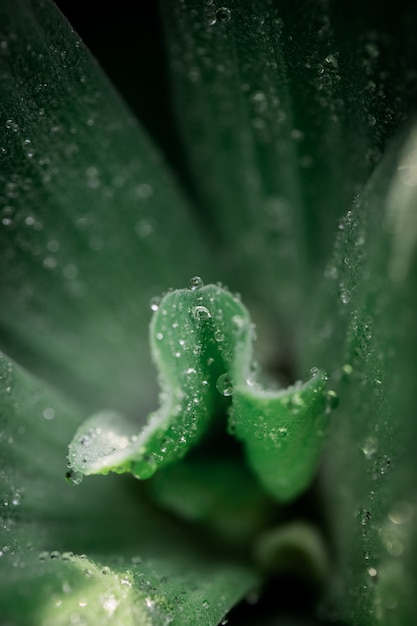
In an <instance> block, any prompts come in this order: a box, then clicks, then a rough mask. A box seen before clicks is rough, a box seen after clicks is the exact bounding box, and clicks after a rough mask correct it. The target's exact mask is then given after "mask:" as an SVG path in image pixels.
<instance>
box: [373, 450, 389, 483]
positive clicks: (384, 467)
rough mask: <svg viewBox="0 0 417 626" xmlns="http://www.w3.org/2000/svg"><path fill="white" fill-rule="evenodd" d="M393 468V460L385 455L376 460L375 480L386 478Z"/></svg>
mask: <svg viewBox="0 0 417 626" xmlns="http://www.w3.org/2000/svg"><path fill="white" fill-rule="evenodd" d="M390 466H391V459H390V458H389V456H387V455H386V454H384V455H383V456H379V457H377V458H376V459H375V463H374V473H373V478H374V480H376V479H377V478H378V477H379V476H384V475H385V474H386V473H387V472H388V470H389V468H390Z"/></svg>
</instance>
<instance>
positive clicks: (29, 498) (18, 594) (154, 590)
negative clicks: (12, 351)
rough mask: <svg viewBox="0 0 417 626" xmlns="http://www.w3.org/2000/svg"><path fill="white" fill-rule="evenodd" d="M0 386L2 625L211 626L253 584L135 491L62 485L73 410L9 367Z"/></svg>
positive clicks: (120, 485) (120, 482)
mask: <svg viewBox="0 0 417 626" xmlns="http://www.w3.org/2000/svg"><path fill="white" fill-rule="evenodd" d="M0 385H1V388H0V395H1V397H2V405H1V410H0V432H1V433H2V435H1V437H2V446H1V465H0V467H1V470H0V482H1V502H0V515H1V520H2V524H1V530H0V546H1V549H0V606H1V621H2V624H3V623H4V624H6V623H7V624H8V623H11V624H19V626H32V625H33V624H45V625H46V624H48V625H49V624H51V625H52V624H53V625H54V626H55V625H61V624H62V625H64V624H65V625H67V624H69V623H74V620H75V619H76V616H77V615H78V616H79V620H80V621H83V623H85V624H87V625H89V626H90V625H95V624H97V620H99V621H100V624H109V625H112V626H119V625H120V626H121V625H123V626H125V624H130V623H132V624H138V625H139V624H141V625H142V624H143V625H148V624H152V625H154V624H155V625H156V626H159V625H160V624H168V623H174V624H175V623H177V624H190V625H191V624H200V623H201V624H212V625H213V626H215V624H217V623H219V621H220V620H221V619H222V617H223V616H224V615H225V613H226V612H227V611H228V610H229V609H230V608H231V607H232V606H233V605H234V604H235V603H236V602H238V601H239V599H240V598H242V597H243V596H244V595H245V594H246V593H247V592H249V591H250V590H251V589H252V588H253V586H254V585H257V584H258V583H259V579H258V576H257V575H256V574H255V573H254V572H253V571H252V570H251V569H250V568H248V567H247V566H245V565H242V564H241V563H239V562H238V561H235V560H234V559H232V558H231V557H228V555H227V554H226V553H225V551H224V550H223V553H222V554H220V553H219V550H218V547H217V546H216V544H215V543H213V545H212V546H211V548H210V551H208V550H206V549H204V548H202V547H201V546H202V545H203V541H202V536H201V535H198V534H197V533H193V532H190V531H187V530H185V529H180V528H179V527H178V526H177V525H176V524H175V523H173V522H172V521H170V520H169V519H167V518H166V517H164V516H162V515H161V514H160V513H158V512H156V511H155V510H154V509H153V508H152V507H150V506H149V504H147V503H146V500H145V498H144V497H143V493H142V492H141V490H138V489H137V487H138V486H140V485H139V484H138V483H136V482H134V481H133V480H132V479H130V480H126V479H123V478H121V477H119V478H118V479H117V480H116V479H115V480H113V479H112V478H111V477H107V478H106V479H103V478H102V477H97V478H95V479H94V478H93V479H92V480H91V481H86V482H85V483H83V484H81V485H80V486H79V487H77V489H74V488H72V487H71V486H69V485H67V484H66V483H65V469H66V467H65V450H66V441H67V440H68V437H69V432H70V430H71V429H72V428H74V423H75V422H76V421H77V420H78V419H79V414H80V409H79V408H78V407H76V406H73V405H71V404H69V403H68V401H66V400H64V399H63V398H62V397H60V396H59V395H58V394H57V393H56V392H54V391H52V390H51V389H50V388H48V387H47V386H45V385H44V384H43V383H41V382H39V381H38V380H36V379H34V377H33V376H31V375H30V374H28V373H27V372H25V371H24V370H22V369H21V368H20V367H19V366H17V365H16V364H13V362H11V361H10V360H9V359H7V358H6V357H5V356H2V358H1V360H0ZM206 544H207V538H205V537H204V545H206ZM86 554H87V555H88V556H86ZM77 619H78V618H77Z"/></svg>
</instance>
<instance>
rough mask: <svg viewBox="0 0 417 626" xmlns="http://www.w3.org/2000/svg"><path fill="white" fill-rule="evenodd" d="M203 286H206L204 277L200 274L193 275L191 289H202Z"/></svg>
mask: <svg viewBox="0 0 417 626" xmlns="http://www.w3.org/2000/svg"><path fill="white" fill-rule="evenodd" d="M201 287H204V282H203V279H202V278H200V276H193V278H191V280H190V289H191V290H192V291H195V290H196V289H201Z"/></svg>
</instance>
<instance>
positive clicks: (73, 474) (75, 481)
mask: <svg viewBox="0 0 417 626" xmlns="http://www.w3.org/2000/svg"><path fill="white" fill-rule="evenodd" d="M65 478H66V480H67V483H68V484H69V485H73V486H74V487H75V486H76V485H80V484H81V483H82V481H83V478H84V474H82V473H81V472H77V470H69V471H68V472H67V473H66V474H65Z"/></svg>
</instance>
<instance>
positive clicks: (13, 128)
mask: <svg viewBox="0 0 417 626" xmlns="http://www.w3.org/2000/svg"><path fill="white" fill-rule="evenodd" d="M5 126H6V128H7V129H8V130H11V131H13V132H14V133H17V131H18V130H19V124H17V123H16V122H15V121H14V120H6V123H5Z"/></svg>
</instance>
